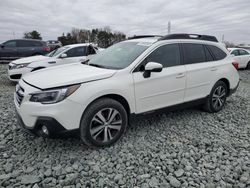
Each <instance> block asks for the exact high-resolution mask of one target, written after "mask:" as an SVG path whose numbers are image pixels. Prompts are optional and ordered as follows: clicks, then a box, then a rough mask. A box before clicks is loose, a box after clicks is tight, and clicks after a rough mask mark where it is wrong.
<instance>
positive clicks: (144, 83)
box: [133, 44, 186, 113]
mask: <svg viewBox="0 0 250 188" xmlns="http://www.w3.org/2000/svg"><path fill="white" fill-rule="evenodd" d="M148 62H156V63H160V64H162V65H163V70H162V71H161V72H152V73H151V76H150V77H148V78H145V77H144V76H143V73H144V67H145V65H146V64H147V63H148ZM133 79H134V87H135V99H136V112H137V113H142V112H147V111H151V110H156V109H160V108H164V107H167V106H172V105H175V104H180V103H182V102H183V99H184V92H185V83H186V70H185V65H182V64H181V56H180V48H179V45H178V44H167V45H164V46H161V47H158V48H157V49H155V50H154V51H153V52H152V53H151V54H149V55H148V56H147V57H146V58H145V59H144V61H143V62H142V63H141V64H140V65H139V66H138V67H137V68H136V69H135V70H134V72H133Z"/></svg>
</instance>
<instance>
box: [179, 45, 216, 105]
mask: <svg viewBox="0 0 250 188" xmlns="http://www.w3.org/2000/svg"><path fill="white" fill-rule="evenodd" d="M182 47H183V48H182V49H183V54H184V63H185V66H186V70H187V82H186V92H185V97H184V101H185V102H187V101H192V100H196V99H201V98H204V97H206V96H207V95H208V93H209V92H210V91H209V90H210V87H211V86H210V85H211V80H212V78H213V76H214V74H215V71H216V70H217V67H216V66H215V65H214V64H213V57H212V55H211V53H210V52H209V50H208V49H207V48H206V47H205V46H204V45H203V44H196V43H183V44H182Z"/></svg>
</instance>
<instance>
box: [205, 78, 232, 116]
mask: <svg viewBox="0 0 250 188" xmlns="http://www.w3.org/2000/svg"><path fill="white" fill-rule="evenodd" d="M219 88H222V89H223V91H224V94H223V95H222V93H221V97H216V96H217V95H218V92H219ZM228 89H229V88H228V87H227V85H226V84H225V82H223V81H218V82H216V84H215V85H214V87H213V88H212V90H211V92H210V94H209V96H208V97H207V100H206V103H205V104H204V109H205V110H206V111H207V112H210V113H215V112H219V111H220V110H222V109H223V107H224V105H225V103H226V99H227V94H228ZM218 98H219V99H220V100H219V99H218ZM216 101H217V102H216ZM216 104H218V105H216Z"/></svg>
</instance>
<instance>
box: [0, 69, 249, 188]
mask: <svg viewBox="0 0 250 188" xmlns="http://www.w3.org/2000/svg"><path fill="white" fill-rule="evenodd" d="M239 73H240V76H241V79H242V80H241V83H240V86H239V88H238V90H237V92H236V93H235V94H234V95H233V96H231V97H230V98H228V101H227V104H226V106H225V109H224V110H222V111H221V112H219V113H217V114H209V113H206V112H203V111H201V110H199V109H198V108H191V109H185V110H181V111H176V112H171V113H165V114H161V115H157V116H153V117H150V118H142V119H138V120H133V121H132V122H131V126H130V127H129V128H128V130H127V132H126V134H125V135H124V137H123V138H122V139H121V140H120V141H119V142H118V143H116V144H115V145H113V146H111V147H109V148H104V149H90V148H88V147H86V146H85V145H83V144H82V143H81V141H80V140H79V139H73V138H72V139H44V138H37V137H33V136H30V135H28V134H26V133H24V132H23V131H22V130H21V129H20V128H19V127H18V125H17V123H16V118H15V108H14V103H13V92H14V88H15V85H14V84H13V83H11V82H9V81H8V78H7V65H0V187H64V186H68V187H143V188H147V187H208V188H213V187H250V176H249V174H250V119H249V116H250V71H249V70H241V71H239Z"/></svg>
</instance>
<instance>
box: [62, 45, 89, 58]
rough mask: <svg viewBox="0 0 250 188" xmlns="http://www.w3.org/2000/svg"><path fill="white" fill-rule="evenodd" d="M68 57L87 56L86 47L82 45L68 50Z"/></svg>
mask: <svg viewBox="0 0 250 188" xmlns="http://www.w3.org/2000/svg"><path fill="white" fill-rule="evenodd" d="M66 54H67V57H79V56H86V48H85V47H83V46H81V47H76V48H72V49H70V50H68V51H67V52H66Z"/></svg>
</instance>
